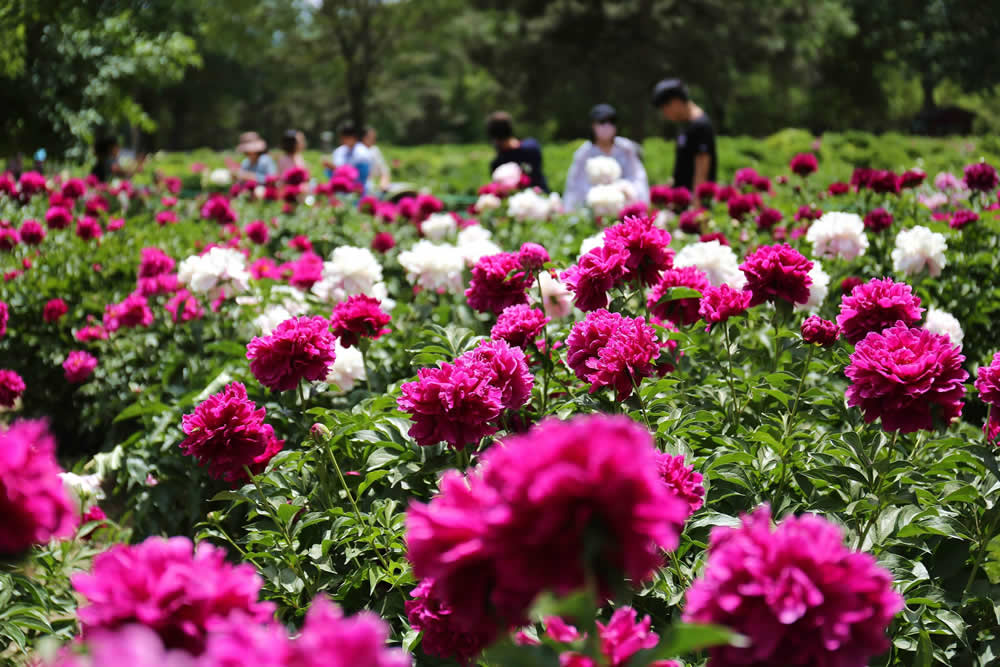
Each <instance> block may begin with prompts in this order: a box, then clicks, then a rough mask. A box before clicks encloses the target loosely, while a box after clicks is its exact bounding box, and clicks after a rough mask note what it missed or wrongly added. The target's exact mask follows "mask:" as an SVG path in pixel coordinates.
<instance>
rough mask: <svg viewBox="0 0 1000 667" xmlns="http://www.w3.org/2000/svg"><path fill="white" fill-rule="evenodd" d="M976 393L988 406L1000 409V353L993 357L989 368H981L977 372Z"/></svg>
mask: <svg viewBox="0 0 1000 667" xmlns="http://www.w3.org/2000/svg"><path fill="white" fill-rule="evenodd" d="M976 391H978V392H979V398H980V399H981V400H982V401H983V403H986V404H987V405H992V406H993V407H997V408H1000V352H997V353H995V354H994V355H993V360H992V361H991V362H990V365H989V366H980V367H979V370H978V371H977V372H976Z"/></svg>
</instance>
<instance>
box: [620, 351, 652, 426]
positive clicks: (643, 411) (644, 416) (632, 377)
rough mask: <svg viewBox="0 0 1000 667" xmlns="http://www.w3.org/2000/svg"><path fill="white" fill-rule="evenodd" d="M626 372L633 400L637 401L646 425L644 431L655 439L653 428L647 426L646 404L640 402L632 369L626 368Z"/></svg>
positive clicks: (640, 395)
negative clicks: (633, 391) (632, 392)
mask: <svg viewBox="0 0 1000 667" xmlns="http://www.w3.org/2000/svg"><path fill="white" fill-rule="evenodd" d="M626 370H627V371H628V379H629V380H631V381H632V388H633V389H634V390H635V398H636V400H637V401H639V412H641V413H642V421H643V422H645V423H646V429H647V430H648V431H649V432H650V433H653V437H654V438H655V437H656V433H654V432H653V427H652V426H650V425H649V415H648V414H646V404H645V403H644V402H643V400H642V394H640V393H639V384H638V383H637V382H636V381H635V376H634V375H632V369H631V368H628V367H626Z"/></svg>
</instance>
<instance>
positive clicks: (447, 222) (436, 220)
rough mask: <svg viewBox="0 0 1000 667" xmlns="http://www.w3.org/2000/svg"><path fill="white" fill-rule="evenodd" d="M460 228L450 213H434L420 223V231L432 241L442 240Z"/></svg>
mask: <svg viewBox="0 0 1000 667" xmlns="http://www.w3.org/2000/svg"><path fill="white" fill-rule="evenodd" d="M456 229H458V223H456V222H455V218H454V217H453V216H452V215H451V214H450V213H434V214H432V215H431V216H430V217H429V218H427V219H426V220H424V221H423V222H422V223H421V224H420V231H421V232H422V233H423V235H424V236H425V237H427V238H429V239H430V240H431V241H441V240H443V239H444V238H445V237H447V236H451V235H452V234H454V233H455V230H456Z"/></svg>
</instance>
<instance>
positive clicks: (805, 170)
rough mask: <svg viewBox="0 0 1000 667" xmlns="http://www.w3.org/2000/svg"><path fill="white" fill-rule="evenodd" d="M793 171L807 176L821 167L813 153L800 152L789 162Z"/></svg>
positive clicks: (789, 166)
mask: <svg viewBox="0 0 1000 667" xmlns="http://www.w3.org/2000/svg"><path fill="white" fill-rule="evenodd" d="M788 168H789V169H791V170H792V173H795V174H798V175H799V176H802V177H805V176H808V175H809V174H812V173H814V172H815V171H816V170H817V169H819V162H818V161H817V160H816V156H815V155H813V154H812V153H799V154H798V155H796V156H795V157H793V158H792V160H791V162H789V163H788Z"/></svg>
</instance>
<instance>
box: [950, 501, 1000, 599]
mask: <svg viewBox="0 0 1000 667" xmlns="http://www.w3.org/2000/svg"><path fill="white" fill-rule="evenodd" d="M996 516H1000V513H997V514H996ZM995 523H996V521H994V520H991V521H990V522H989V523H988V524H987V525H986V530H985V531H980V540H979V545H978V546H979V549H978V551H979V553H977V554H976V560H975V561H973V563H972V572H970V573H969V578H968V580H967V581H966V582H965V588H963V589H962V595H961V597H960V599H961V600H964V599H965V596H966V595H967V594H968V592H969V589H970V588H972V584H974V583H975V581H976V575H977V574H979V568H980V567H981V566H982V564H983V558H984V557H985V556H986V549H987V548H988V546H989V544H990V542H991V541H992V540H993V529H994V528H995ZM976 524H977V527H978V524H979V517H978V515H977V516H976Z"/></svg>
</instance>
